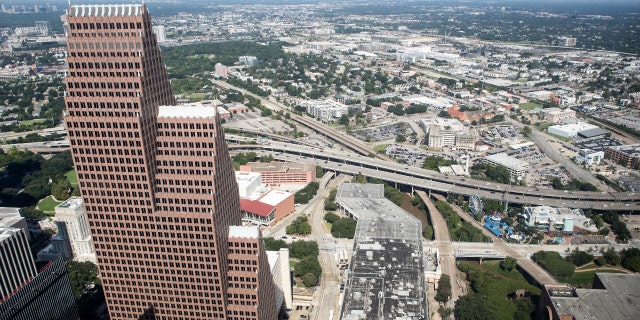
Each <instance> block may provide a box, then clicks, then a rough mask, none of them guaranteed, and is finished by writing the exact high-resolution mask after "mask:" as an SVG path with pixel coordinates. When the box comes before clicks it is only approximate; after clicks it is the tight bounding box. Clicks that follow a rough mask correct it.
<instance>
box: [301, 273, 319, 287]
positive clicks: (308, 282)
mask: <svg viewBox="0 0 640 320" xmlns="http://www.w3.org/2000/svg"><path fill="white" fill-rule="evenodd" d="M300 280H302V283H303V284H304V286H305V287H307V288H310V287H313V286H315V285H316V284H317V283H318V277H316V276H315V275H313V273H305V274H304V275H302V277H300Z"/></svg>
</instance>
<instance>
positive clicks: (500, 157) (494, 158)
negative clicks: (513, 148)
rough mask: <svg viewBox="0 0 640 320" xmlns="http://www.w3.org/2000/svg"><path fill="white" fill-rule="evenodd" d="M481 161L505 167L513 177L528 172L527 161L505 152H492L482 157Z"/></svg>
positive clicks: (519, 176) (521, 175)
mask: <svg viewBox="0 0 640 320" xmlns="http://www.w3.org/2000/svg"><path fill="white" fill-rule="evenodd" d="M482 161H484V162H486V163H489V164H492V165H494V166H501V167H505V168H507V169H508V170H509V173H511V177H513V178H522V177H523V176H524V175H525V174H526V173H527V172H529V163H528V162H526V161H522V160H520V159H516V158H514V157H512V156H509V155H507V154H506V153H496V154H492V155H489V156H486V157H484V158H482Z"/></svg>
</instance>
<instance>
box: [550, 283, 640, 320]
mask: <svg viewBox="0 0 640 320" xmlns="http://www.w3.org/2000/svg"><path fill="white" fill-rule="evenodd" d="M540 307H541V308H540V309H541V310H540V311H541V313H542V314H544V319H554V320H555V319H572V320H589V319H599V320H618V319H637V317H638V314H640V275H638V274H624V273H596V274H595V276H594V279H593V286H592V287H591V288H590V289H589V288H584V289H583V288H575V287H572V286H570V285H568V284H563V285H545V286H544V289H543V290H542V295H541V297H540Z"/></svg>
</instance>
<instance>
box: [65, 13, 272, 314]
mask: <svg viewBox="0 0 640 320" xmlns="http://www.w3.org/2000/svg"><path fill="white" fill-rule="evenodd" d="M65 32H66V33H67V44H68V53H69V54H68V56H67V64H68V69H69V70H68V72H69V73H68V77H67V93H66V97H65V103H66V114H65V122H66V124H67V130H68V132H69V139H70V143H71V153H72V156H73V161H74V164H75V167H76V170H77V175H78V182H79V186H80V190H81V194H82V198H83V200H84V204H85V208H86V211H87V218H88V221H89V227H90V229H91V234H92V237H93V241H94V244H95V247H96V248H95V249H96V256H97V260H98V266H99V269H100V273H101V275H102V281H103V287H104V292H105V296H106V300H107V306H108V309H109V313H110V316H111V319H275V318H276V313H275V310H276V306H275V303H274V300H275V298H274V297H273V296H272V295H269V294H268V293H269V292H271V293H273V290H271V289H269V287H272V286H273V282H272V279H271V278H269V277H265V276H264V275H265V274H267V275H268V273H269V272H268V271H267V272H266V273H265V272H263V271H257V272H258V274H259V275H262V277H261V278H260V279H257V283H251V284H252V285H255V286H254V287H253V289H252V292H253V293H252V294H251V295H250V296H248V297H247V296H244V295H243V296H242V297H240V296H234V295H237V294H234V293H232V292H229V290H228V289H229V285H230V282H231V281H239V282H243V283H242V284H240V286H241V287H243V288H244V287H245V283H244V282H247V281H251V280H253V279H254V278H253V277H238V278H237V280H236V279H233V278H231V277H230V276H229V275H228V271H229V263H230V261H229V260H230V259H229V250H228V249H229V238H228V235H229V227H230V226H233V225H236V226H239V225H240V224H241V215H240V205H239V197H238V188H237V185H236V182H235V178H234V173H233V167H232V165H231V160H230V158H229V153H228V150H227V145H226V143H225V140H224V133H223V131H222V127H221V126H220V120H219V118H218V117H217V112H216V108H215V107H214V106H212V105H206V104H196V105H188V106H174V105H175V100H174V98H173V95H172V92H171V87H170V84H169V81H168V77H167V73H166V70H165V67H164V64H163V62H162V56H161V54H160V50H159V48H158V46H157V41H156V36H155V35H154V34H153V32H152V28H151V19H150V17H149V13H148V12H147V9H146V7H145V6H144V5H75V6H71V7H70V8H69V11H68V14H67V16H66V28H65ZM236 232H238V231H234V234H235V233H236ZM263 251H264V248H262V247H261V246H260V247H259V248H258V250H251V251H247V250H241V251H240V255H245V258H246V261H253V260H252V259H253V256H255V255H260V254H263ZM234 259H236V260H238V257H237V256H236V257H234ZM232 262H233V261H232ZM256 267H257V268H260V267H261V266H260V265H257V266H256ZM267 268H268V267H267ZM244 272H247V273H249V272H251V271H244ZM247 275H248V274H247ZM245 279H246V280H245ZM235 285H236V283H235V282H234V286H235ZM261 286H264V287H262V288H261ZM231 291H233V290H231ZM243 294H244V293H243ZM244 298H246V299H244ZM236 303H238V304H242V306H243V308H237V306H235V304H236ZM240 309H242V311H243V313H242V314H239V313H237V314H234V313H233V311H234V310H240ZM270 309H273V313H272V312H269V311H268V310H270Z"/></svg>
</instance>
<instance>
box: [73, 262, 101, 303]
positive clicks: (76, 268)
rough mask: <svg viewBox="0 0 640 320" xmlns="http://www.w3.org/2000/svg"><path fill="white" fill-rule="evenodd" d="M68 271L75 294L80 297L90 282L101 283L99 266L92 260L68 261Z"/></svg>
mask: <svg viewBox="0 0 640 320" xmlns="http://www.w3.org/2000/svg"><path fill="white" fill-rule="evenodd" d="M66 266H67V273H68V275H69V280H70V281H71V290H72V291H73V295H74V296H75V297H76V298H78V297H79V296H80V295H81V294H82V290H83V289H84V288H85V286H87V285H89V284H100V283H101V282H100V278H98V267H97V266H96V265H95V264H93V263H91V262H77V261H67V263H66Z"/></svg>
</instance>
